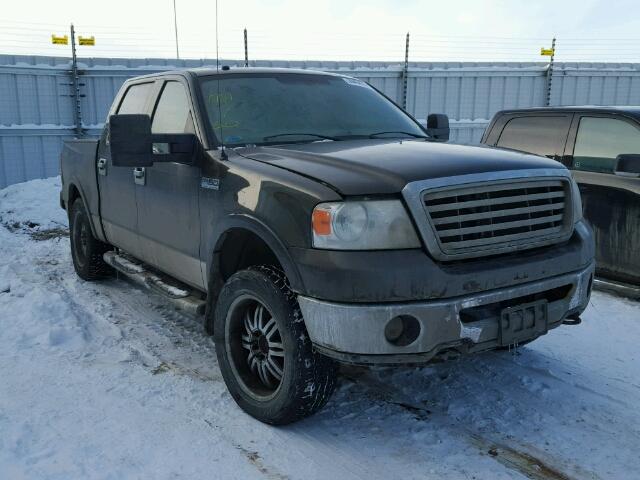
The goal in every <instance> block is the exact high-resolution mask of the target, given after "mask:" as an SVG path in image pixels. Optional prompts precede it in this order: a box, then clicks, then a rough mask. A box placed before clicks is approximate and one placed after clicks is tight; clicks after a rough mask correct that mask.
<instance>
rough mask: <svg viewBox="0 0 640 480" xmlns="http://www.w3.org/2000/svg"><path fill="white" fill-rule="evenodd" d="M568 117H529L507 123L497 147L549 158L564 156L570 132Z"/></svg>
mask: <svg viewBox="0 0 640 480" xmlns="http://www.w3.org/2000/svg"><path fill="white" fill-rule="evenodd" d="M570 120H571V117H570V116H568V115H557V116H552V115H540V116H534V115H527V116H522V117H515V118H512V119H511V120H509V121H507V124H506V125H505V126H504V129H503V130H502V133H501V134H500V138H499V139H498V141H497V143H496V146H497V147H502V148H509V149H512V150H520V151H522V152H527V153H533V154H535V155H541V156H544V157H549V158H559V157H561V156H562V153H563V150H564V145H565V142H566V140H567V135H568V132H569V125H570V123H571V122H570Z"/></svg>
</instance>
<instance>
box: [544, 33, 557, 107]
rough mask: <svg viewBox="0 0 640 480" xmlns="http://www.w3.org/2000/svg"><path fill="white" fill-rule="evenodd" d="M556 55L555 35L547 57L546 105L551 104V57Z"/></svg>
mask: <svg viewBox="0 0 640 480" xmlns="http://www.w3.org/2000/svg"><path fill="white" fill-rule="evenodd" d="M555 55H556V37H553V40H552V41H551V58H550V59H549V68H547V98H546V102H545V104H546V106H547V107H548V106H550V105H551V84H552V83H553V57H555Z"/></svg>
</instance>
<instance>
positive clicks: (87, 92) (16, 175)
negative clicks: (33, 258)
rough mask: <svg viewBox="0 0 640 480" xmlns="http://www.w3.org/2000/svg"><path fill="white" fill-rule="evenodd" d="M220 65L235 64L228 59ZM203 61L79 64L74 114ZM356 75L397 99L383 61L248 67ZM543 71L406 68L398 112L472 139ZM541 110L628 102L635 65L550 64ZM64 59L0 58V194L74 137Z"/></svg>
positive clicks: (526, 98)
mask: <svg viewBox="0 0 640 480" xmlns="http://www.w3.org/2000/svg"><path fill="white" fill-rule="evenodd" d="M223 64H228V65H232V66H233V65H236V64H237V65H240V63H239V62H236V61H224V62H223ZM212 65H215V61H212V60H183V61H180V60H168V59H108V58H95V59H80V60H79V68H80V73H81V79H80V83H81V87H80V91H81V95H82V97H81V111H82V123H83V128H84V129H86V132H87V134H89V135H96V134H98V132H99V130H100V128H101V127H102V124H103V122H104V120H105V117H106V114H107V111H108V109H109V106H110V105H111V101H112V99H113V97H114V95H115V94H116V92H117V91H118V89H119V88H120V86H121V85H122V82H124V80H125V79H127V78H129V77H132V76H136V75H142V74H146V73H151V72H157V71H163V70H169V69H173V68H184V67H200V66H212ZM250 65H251V66H273V67H295V68H308V69H316V70H324V71H332V72H340V73H345V74H349V75H352V76H356V77H359V78H362V79H363V80H366V81H368V82H370V83H371V84H372V85H374V86H375V87H377V88H378V89H380V90H381V91H383V92H384V93H385V94H387V95H388V96H389V97H391V98H392V99H396V100H397V101H398V102H399V101H400V99H401V98H402V85H403V81H402V75H403V71H404V70H403V65H402V64H390V63H383V62H312V61H305V62H302V61H290V62H289V61H255V62H250ZM546 75H547V66H546V64H541V63H493V64H491V63H456V62H448V63H410V64H409V69H408V72H407V110H408V111H409V112H411V113H412V114H413V115H414V116H415V117H416V118H418V119H425V118H426V117H427V115H428V114H429V113H446V114H447V115H449V118H450V120H451V127H452V141H454V142H460V143H476V142H478V141H479V140H480V137H481V136H482V132H483V130H484V128H485V126H486V124H487V122H488V121H489V119H490V118H491V117H492V115H493V114H494V113H495V112H496V111H498V110H501V109H504V108H517V107H531V106H542V105H544V102H545V98H546V91H545V88H546ZM552 85H553V88H552V92H551V105H585V104H591V105H638V104H640V64H611V63H609V64H605V63H597V64H596V63H556V64H555V67H554V73H553V83H552ZM71 93H72V88H71V76H70V60H69V59H68V58H56V57H36V56H15V55H0V188H2V187H4V186H7V185H11V184H13V183H18V182H22V181H25V180H29V179H32V178H42V177H48V176H52V175H56V174H57V173H58V156H59V153H60V148H61V146H62V141H63V139H65V138H71V137H72V136H73V134H74V116H73V105H74V99H73V97H72V96H71Z"/></svg>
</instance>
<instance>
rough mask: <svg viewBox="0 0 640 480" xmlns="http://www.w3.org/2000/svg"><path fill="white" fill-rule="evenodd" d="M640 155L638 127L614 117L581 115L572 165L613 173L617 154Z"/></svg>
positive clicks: (577, 168) (576, 167)
mask: <svg viewBox="0 0 640 480" xmlns="http://www.w3.org/2000/svg"><path fill="white" fill-rule="evenodd" d="M622 153H635V154H640V129H638V127H636V126H634V125H632V124H631V123H629V122H627V121H625V120H620V119H616V118H604V117H582V118H581V119H580V125H579V126H578V133H577V135H576V144H575V147H574V149H573V168H574V169H575V170H585V171H589V172H600V173H613V170H614V168H615V166H616V157H617V156H618V155H620V154H622Z"/></svg>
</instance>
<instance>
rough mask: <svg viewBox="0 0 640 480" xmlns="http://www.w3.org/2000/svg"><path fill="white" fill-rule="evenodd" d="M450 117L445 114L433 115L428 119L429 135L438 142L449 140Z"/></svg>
mask: <svg viewBox="0 0 640 480" xmlns="http://www.w3.org/2000/svg"><path fill="white" fill-rule="evenodd" d="M449 132H450V130H449V117H447V116H446V115H445V114H443V113H432V114H430V115H429V116H428V117H427V134H428V135H429V136H430V137H433V138H435V139H436V140H441V141H443V142H446V141H448V140H449Z"/></svg>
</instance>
